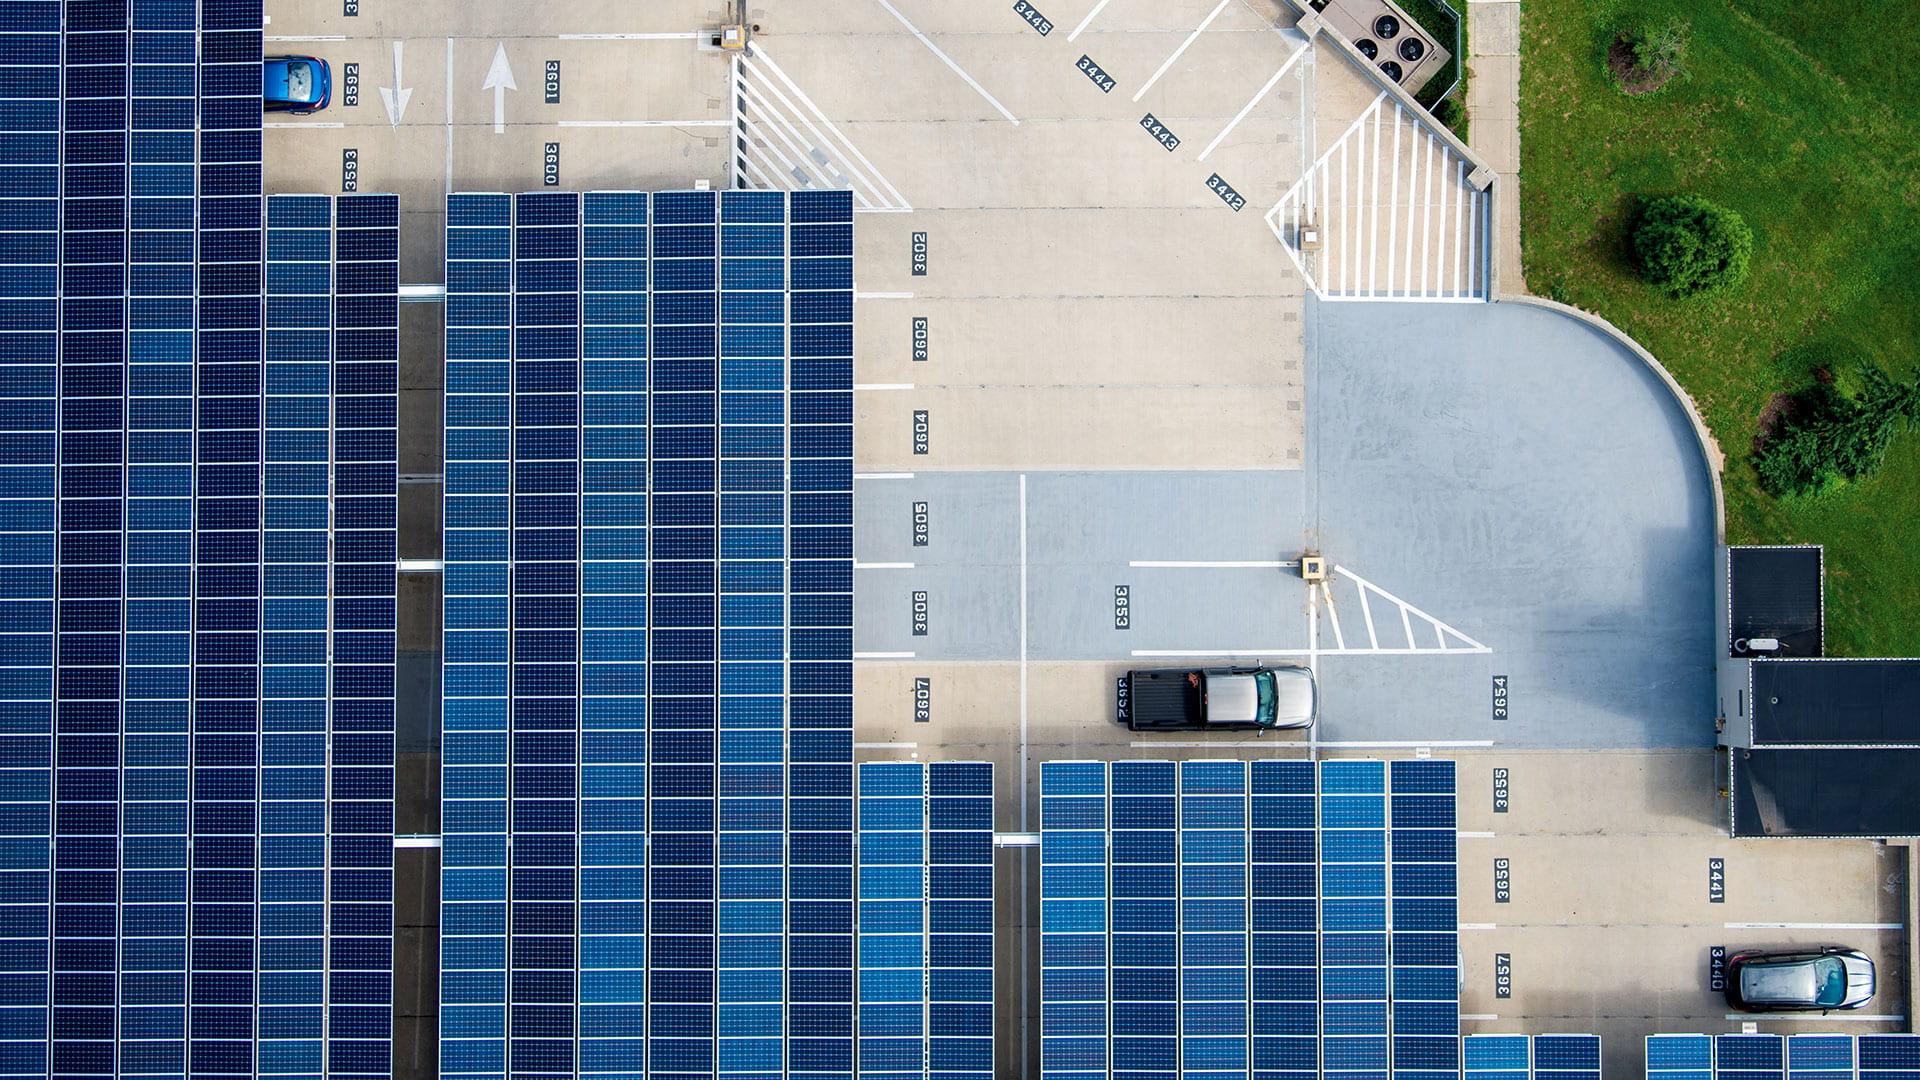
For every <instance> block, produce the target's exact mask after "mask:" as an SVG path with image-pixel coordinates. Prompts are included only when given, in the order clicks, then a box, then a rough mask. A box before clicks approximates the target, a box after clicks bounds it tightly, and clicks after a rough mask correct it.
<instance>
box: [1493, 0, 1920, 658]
mask: <svg viewBox="0 0 1920 1080" xmlns="http://www.w3.org/2000/svg"><path fill="white" fill-rule="evenodd" d="M1649 9H1651V10H1652V11H1654V12H1661V13H1664V12H1669V11H1670V12H1673V13H1676V14H1681V15H1683V16H1684V17H1685V18H1687V19H1689V20H1691V22H1692V26H1693V32H1692V49H1691V51H1690V53H1689V57H1688V62H1687V66H1688V68H1689V70H1690V71H1691V73H1692V77H1691V78H1690V79H1686V80H1676V81H1674V82H1672V83H1669V84H1668V85H1667V86H1666V87H1665V88H1663V89H1662V90H1660V91H1659V92H1657V93H1654V94H1650V95H1646V96H1644V97H1639V98H1630V97H1628V96H1626V95H1625V94H1624V93H1622V92H1620V91H1619V90H1618V89H1617V88H1616V87H1615V85H1614V83H1613V81H1612V79H1611V77H1610V76H1609V75H1608V73H1607V71H1606V66H1605V52H1606V46H1607V44H1608V42H1609V41H1610V40H1611V34H1610V33H1609V32H1608V30H1609V28H1610V27H1611V26H1612V25H1614V23H1615V13H1616V12H1619V11H1622V10H1626V9H1623V8H1622V7H1621V6H1620V5H1619V4H1616V3H1612V2H1609V0H1527V2H1526V4H1525V5H1523V7H1522V12H1523V18H1524V30H1523V35H1524V42H1523V51H1522V55H1523V57H1524V59H1525V62H1524V64H1523V67H1522V72H1523V74H1522V84H1521V124H1522V131H1521V147H1522V155H1523V159H1522V178H1523V183H1522V189H1523V190H1522V203H1523V206H1522V211H1523V212H1522V222H1523V233H1522V236H1523V241H1524V244H1525V249H1526V276H1527V285H1528V287H1529V288H1531V289H1532V290H1533V291H1534V292H1536V293H1539V294H1541V295H1544V296H1551V297H1553V298H1555V299H1558V300H1563V301H1565V302H1567V303H1570V304H1575V305H1578V306H1580V307H1583V308H1587V309H1589V310H1592V311H1596V312H1599V313H1600V314H1602V315H1604V316H1606V317H1607V318H1608V319H1611V320H1612V321H1613V322H1614V323H1615V324H1616V325H1618V326H1619V327H1620V328H1621V329H1623V330H1625V331H1626V332H1627V333H1629V334H1632V335H1633V336H1634V337H1635V338H1636V339H1638V340H1639V341H1640V342H1641V343H1642V344H1644V345H1645V346H1646V347H1647V348H1648V349H1650V350H1652V351H1653V354H1654V355H1655V356H1658V357H1659V358H1660V359H1661V361H1662V362H1664V363H1665V364H1666V366H1667V368H1668V369H1669V370H1671V371H1672V372H1673V374H1674V376H1675V377H1676V378H1678V379H1679V380H1680V382H1681V384H1682V385H1684V386H1685V387H1686V388H1687V389H1688V390H1689V391H1690V392H1691V393H1692V395H1693V398H1694V401H1695V402H1696V403H1697V404H1698V405H1699V408H1700V412H1701V414H1702V415H1703V416H1705V417H1706V420H1707V424H1708V425H1709V426H1710V427H1711V428H1712V429H1713V433H1714V435H1715V437H1716V438H1718V439H1719V442H1720V446H1721V448H1722V449H1723V450H1725V451H1726V454H1727V471H1726V477H1725V480H1726V492H1727V538H1728V540H1729V541H1730V542H1732V543H1820V544H1825V545H1826V552H1827V641H1828V647H1829V649H1830V650H1831V651H1832V652H1835V653H1840V654H1848V655H1856V656H1864V655H1882V656H1920V431H1912V432H1908V433H1907V434H1905V435H1902V436H1901V437H1900V439H1899V441H1898V442H1897V443H1896V444H1895V445H1894V448H1893V452H1892V454H1891V455H1890V457H1889V460H1888V463H1887V467H1886V468H1885V469H1883V470H1882V471H1881V472H1880V474H1879V475H1878V476H1876V477H1874V478H1872V479H1870V480H1867V481H1865V482H1862V483H1858V484H1854V485H1850V486H1848V487H1846V488H1844V489H1842V491H1841V492H1840V493H1838V494H1835V495H1831V496H1828V497H1825V498H1822V499H1819V500H1813V501H1779V500H1775V499H1773V498H1771V497H1769V496H1768V495H1766V494H1764V493H1763V492H1761V491H1760V489H1759V486H1758V483H1757V481H1756V478H1755V475H1754V471H1753V467H1752V464H1751V461H1750V458H1751V455H1752V450H1753V439H1754V435H1755V432H1756V430H1757V422H1758V418H1759V416H1760V414H1761V412H1762V410H1764V409H1765V408H1766V406H1767V404H1768V402H1769V400H1770V399H1771V398H1772V397H1773V395H1774V394H1776V393H1778V392H1781V391H1791V390H1796V389H1799V388H1800V386H1802V385H1804V382H1805V379H1806V375H1805V374H1804V373H1799V372H1792V371H1788V370H1785V366H1784V365H1783V364H1781V363H1780V362H1779V361H1778V359H1777V358H1778V357H1779V354H1780V353H1781V352H1783V351H1784V350H1787V349H1791V348H1793V347H1794V346H1796V345H1801V344H1804V343H1807V342H1809V341H1814V340H1821V339H1828V338H1834V337H1840V338H1845V339H1848V340H1851V341H1853V342H1855V343H1856V344H1858V345H1860V346H1861V347H1862V348H1864V349H1865V350H1866V351H1867V352H1868V353H1869V354H1870V355H1872V356H1873V357H1874V358H1876V359H1877V360H1878V361H1879V362H1880V363H1881V364H1882V365H1884V366H1885V367H1886V368H1887V369H1888V370H1889V371H1891V372H1892V373H1894V375H1895V376H1896V377H1901V378H1912V377H1914V375H1915V374H1916V371H1920V355H1916V353H1917V352H1920V350H1917V349H1916V345H1917V344H1920V113H1916V112H1915V110H1914V103H1915V102H1916V101H1920V65H1915V64H1913V63H1912V62H1911V58H1910V56H1907V55H1904V54H1905V50H1902V49H1900V48H1897V47H1893V43H1894V42H1896V41H1898V40H1900V37H1901V31H1900V30H1899V29H1898V28H1897V27H1895V26H1894V25H1892V23H1890V22H1889V20H1888V15H1889V14H1890V13H1891V6H1883V5H1879V4H1850V3H1845V2H1843V0H1811V2H1809V0H1800V2H1796V0H1731V2H1730V3H1728V4H1690V3H1680V2H1673V0H1650V2H1645V3H1635V4H1632V5H1631V10H1633V11H1646V10H1649ZM1679 192H1690V193H1694V194H1699V195H1704V196H1706V197H1707V198H1710V199H1712V200H1714V201H1716V202H1719V203H1722V204H1724V205H1726V206H1730V207H1732V208H1734V209H1735V210H1738V211H1739V212H1740V213H1741V214H1743V215H1744V216H1745V217H1746V219H1747V222H1748V224H1750V225H1751V226H1752V227H1753V231H1754V254H1753V272H1752V275H1751V276H1750V277H1749V278H1748V280H1747V282H1746V284H1745V285H1743V286H1742V287H1741V288H1739V289H1737V290H1735V291H1733V292H1731V293H1728V294H1725V295H1721V296H1715V297H1710V298H1696V299H1690V300H1669V299H1666V298H1665V297H1663V296H1661V295H1660V294H1658V293H1656V292H1655V291H1654V290H1653V289H1652V288H1650V287H1648V286H1646V285H1644V284H1642V283H1641V282H1640V281H1639V280H1638V279H1637V278H1636V277H1635V275H1634V272H1633V269H1632V267H1631V265H1630V264H1629V263H1628V261H1627V258H1626V243H1625V237H1624V234H1623V229H1622V223H1623V220H1624V218H1625V216H1626V214H1627V212H1628V210H1629V209H1630V207H1631V206H1632V205H1633V200H1634V199H1635V198H1636V197H1637V196H1640V195H1655V194H1669V193H1679Z"/></svg>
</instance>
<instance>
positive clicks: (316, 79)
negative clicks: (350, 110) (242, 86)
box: [265, 56, 333, 116]
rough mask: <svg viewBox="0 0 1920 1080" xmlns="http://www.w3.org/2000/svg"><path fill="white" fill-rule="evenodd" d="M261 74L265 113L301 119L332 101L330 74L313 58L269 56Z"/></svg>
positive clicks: (331, 73) (331, 76)
mask: <svg viewBox="0 0 1920 1080" xmlns="http://www.w3.org/2000/svg"><path fill="white" fill-rule="evenodd" d="M265 71H266V88H265V98H266V102H265V108H266V111H267V112H283V113H292V114H293V115H295V116H305V115H306V114H308V113H312V112H319V111H320V110H321V109H324V108H326V107H327V105H328V104H329V103H330V102H332V101H333V71H332V69H330V68H328V67H327V62H326V61H325V60H322V59H320V58H319V57H317V56H269V57H267V62H266V65H265Z"/></svg>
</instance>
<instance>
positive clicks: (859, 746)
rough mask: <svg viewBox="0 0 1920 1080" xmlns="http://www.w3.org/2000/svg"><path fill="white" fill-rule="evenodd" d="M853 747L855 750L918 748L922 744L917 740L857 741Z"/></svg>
mask: <svg viewBox="0 0 1920 1080" xmlns="http://www.w3.org/2000/svg"><path fill="white" fill-rule="evenodd" d="M853 748H854V749H855V750H918V749H919V748H920V744H919V743H917V742H857V743H854V744H853Z"/></svg>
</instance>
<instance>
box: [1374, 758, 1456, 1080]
mask: <svg viewBox="0 0 1920 1080" xmlns="http://www.w3.org/2000/svg"><path fill="white" fill-rule="evenodd" d="M1388 787H1389V822H1388V824H1389V826H1390V827H1391V830H1392V831H1391V834H1390V837H1389V841H1388V850H1389V853H1390V855H1391V865H1390V867H1389V870H1390V874H1389V876H1390V880H1391V887H1392V901H1391V905H1392V911H1393V936H1392V941H1391V942H1390V943H1389V944H1390V949H1391V954H1392V959H1393V988H1392V996H1393V1015H1392V1017H1391V1022H1392V1028H1393V1074H1394V1076H1395V1077H1397V1078H1400V1080H1452V1078H1453V1077H1456V1076H1457V1075H1458V1074H1459V1069H1460V1061H1459V1056H1458V1053H1459V1041H1458V1039H1457V1038H1456V1036H1458V1035H1459V1033H1460V968H1459V956H1460V947H1459V911H1458V902H1457V899H1456V897H1457V884H1456V880H1455V878H1456V872H1455V871H1456V868H1455V865H1454V858H1455V852H1454V843H1455V823H1454V763H1453V762H1451V761H1444V760H1427V761H1395V762H1393V763H1392V764H1391V765H1390V766H1389V767H1388Z"/></svg>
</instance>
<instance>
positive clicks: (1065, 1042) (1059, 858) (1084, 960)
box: [1040, 761, 1111, 1080]
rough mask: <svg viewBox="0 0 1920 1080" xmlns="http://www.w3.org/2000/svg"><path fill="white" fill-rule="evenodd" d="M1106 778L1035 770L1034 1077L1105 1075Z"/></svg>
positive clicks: (1085, 764)
mask: <svg viewBox="0 0 1920 1080" xmlns="http://www.w3.org/2000/svg"><path fill="white" fill-rule="evenodd" d="M1108 827H1109V823H1108V816H1107V770H1106V766H1105V765H1104V764H1102V763H1100V762H1097V761H1065V762H1062V761H1047V762H1042V763H1041V764H1040V830H1041V839H1040V957H1041V973H1040V1075H1041V1077H1042V1080H1056V1078H1058V1080H1069V1078H1085V1080H1092V1078H1096V1077H1098V1078H1104V1077H1106V1076H1107V1075H1108V1068H1109V1063H1108V1054H1107V1036H1108V1031H1109V1016H1108V1009H1109V1002H1110V1000H1111V999H1110V998H1109V983H1108V967H1109V957H1108V952H1107V948H1108V941H1107V938H1108V933H1107V931H1108V921H1107V915H1108V891H1107V829H1108Z"/></svg>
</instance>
